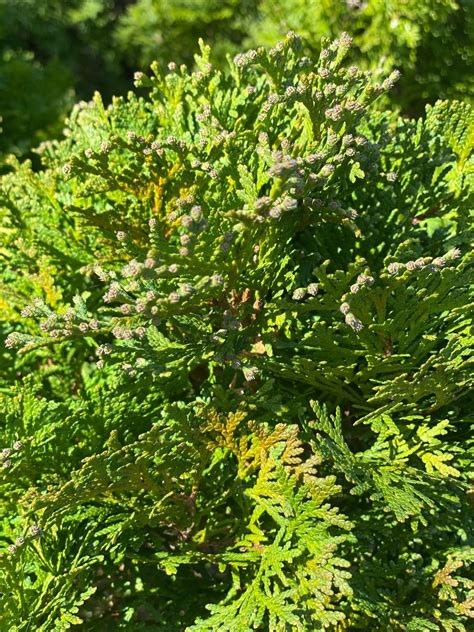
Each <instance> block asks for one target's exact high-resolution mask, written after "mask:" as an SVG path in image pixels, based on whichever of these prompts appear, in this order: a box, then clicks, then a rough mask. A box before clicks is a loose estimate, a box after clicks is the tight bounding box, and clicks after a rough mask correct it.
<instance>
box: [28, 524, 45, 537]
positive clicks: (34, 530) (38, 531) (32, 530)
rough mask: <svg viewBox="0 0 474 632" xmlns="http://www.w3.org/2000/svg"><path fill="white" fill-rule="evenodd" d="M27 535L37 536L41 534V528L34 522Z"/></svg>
mask: <svg viewBox="0 0 474 632" xmlns="http://www.w3.org/2000/svg"><path fill="white" fill-rule="evenodd" d="M29 535H30V537H32V538H39V537H41V536H42V535H43V530H42V529H41V527H39V526H38V525H37V524H34V525H32V526H31V527H30V529H29Z"/></svg>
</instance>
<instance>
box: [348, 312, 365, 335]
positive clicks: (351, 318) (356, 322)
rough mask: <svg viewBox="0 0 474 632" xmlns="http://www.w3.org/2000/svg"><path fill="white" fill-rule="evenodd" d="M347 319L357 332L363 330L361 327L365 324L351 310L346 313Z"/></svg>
mask: <svg viewBox="0 0 474 632" xmlns="http://www.w3.org/2000/svg"><path fill="white" fill-rule="evenodd" d="M345 320H346V323H347V324H348V325H349V327H351V328H352V329H353V330H354V331H355V332H359V331H361V329H363V328H364V325H363V324H362V323H361V321H360V320H359V319H358V318H356V317H355V316H354V314H351V313H350V312H349V313H348V314H346V319H345Z"/></svg>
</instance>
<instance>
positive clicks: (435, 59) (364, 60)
mask: <svg viewBox="0 0 474 632" xmlns="http://www.w3.org/2000/svg"><path fill="white" fill-rule="evenodd" d="M290 29H293V30H295V31H297V32H298V33H299V34H300V35H301V38H302V44H303V46H304V51H305V54H307V55H309V56H310V57H312V58H317V56H318V54H319V52H320V50H321V48H320V41H321V37H323V36H330V37H332V38H336V37H337V36H338V35H339V33H340V31H341V30H342V29H345V30H346V31H348V32H349V33H350V34H351V36H352V37H353V38H354V47H353V49H352V52H351V61H352V62H353V63H357V64H359V65H360V66H361V67H363V68H366V69H370V70H372V71H376V72H377V73H378V74H379V75H380V76H388V75H389V74H390V72H392V71H393V70H394V69H398V70H402V71H403V76H402V78H401V81H400V83H399V85H398V87H397V88H396V89H395V90H392V91H391V92H390V93H389V95H388V99H389V101H390V103H392V104H394V105H395V106H396V107H398V108H401V109H402V111H404V112H406V113H409V114H410V115H411V116H414V115H416V116H420V115H422V114H423V110H424V106H425V104H426V103H434V102H435V101H436V100H437V99H439V98H442V99H447V98H451V99H453V98H456V99H460V98H462V99H464V100H472V95H473V93H474V84H473V81H472V71H471V69H472V67H473V65H474V41H473V33H474V4H473V2H472V0H392V1H390V2H387V1H386V0H365V1H362V0H255V1H251V0H219V1H218V0H206V1H203V0H2V1H1V2H0V117H1V118H2V119H3V120H2V128H3V131H2V134H1V135H0V155H5V154H8V153H10V152H13V153H15V154H16V155H19V156H20V155H22V156H28V155H29V152H30V150H31V149H32V148H33V147H35V146H36V145H37V144H38V143H39V142H40V141H44V140H47V139H51V138H56V137H59V136H60V135H61V133H62V130H63V121H64V118H65V115H66V113H67V111H69V109H70V107H72V104H73V102H74V101H75V100H77V99H85V100H89V99H90V98H91V96H92V94H93V91H94V90H99V91H100V92H101V94H102V95H103V96H104V99H105V100H106V101H107V102H108V101H109V100H110V99H111V96H112V95H113V94H125V92H126V89H127V87H128V85H129V80H130V78H131V77H132V74H133V70H135V69H136V68H140V69H145V68H146V67H147V66H148V65H149V64H150V63H151V62H153V61H156V60H158V61H159V62H160V63H161V64H162V65H163V66H165V65H166V64H167V63H168V62H169V61H170V60H174V61H175V62H176V63H177V64H178V65H180V64H182V63H186V64H188V65H190V67H192V66H193V64H194V58H193V55H194V54H195V53H196V52H197V51H198V38H199V37H203V38H204V40H205V41H206V42H208V43H210V44H212V46H213V57H212V61H213V63H216V64H217V65H218V66H219V67H220V68H221V69H223V70H224V71H225V70H226V68H227V62H226V55H227V54H231V55H232V56H233V55H235V54H236V53H238V52H239V51H240V50H241V49H242V47H244V48H245V47H258V46H262V45H266V46H274V45H275V44H276V42H277V41H278V39H279V38H281V37H282V36H283V35H284V34H285V33H286V32H287V31H288V30H290ZM30 157H31V156H30Z"/></svg>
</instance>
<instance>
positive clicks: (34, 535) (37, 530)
mask: <svg viewBox="0 0 474 632" xmlns="http://www.w3.org/2000/svg"><path fill="white" fill-rule="evenodd" d="M42 535H43V530H42V529H41V527H40V526H39V525H37V524H34V525H32V526H31V527H30V528H29V529H28V533H27V535H26V537H25V536H23V535H20V536H18V537H17V538H16V540H15V543H14V544H10V545H9V546H8V551H9V553H11V555H15V553H17V551H18V549H20V548H21V547H23V546H24V545H25V544H26V543H27V541H28V540H37V539H38V538H40V537H41V536H42Z"/></svg>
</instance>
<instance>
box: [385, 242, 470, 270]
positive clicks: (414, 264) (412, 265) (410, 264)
mask: <svg viewBox="0 0 474 632" xmlns="http://www.w3.org/2000/svg"><path fill="white" fill-rule="evenodd" d="M460 256H461V251H460V250H459V248H452V249H451V250H449V251H448V252H447V253H446V254H445V255H443V256H442V257H435V258H432V257H420V258H419V259H415V260H413V261H407V262H406V263H399V262H392V263H389V265H388V266H387V272H388V273H389V274H390V275H392V276H395V275H396V274H399V273H400V272H403V271H404V270H410V271H414V270H422V269H427V270H430V271H433V272H434V271H436V270H440V269H441V268H444V267H446V266H448V265H449V264H450V263H452V262H453V261H455V260H456V259H458V258H459V257H460Z"/></svg>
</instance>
